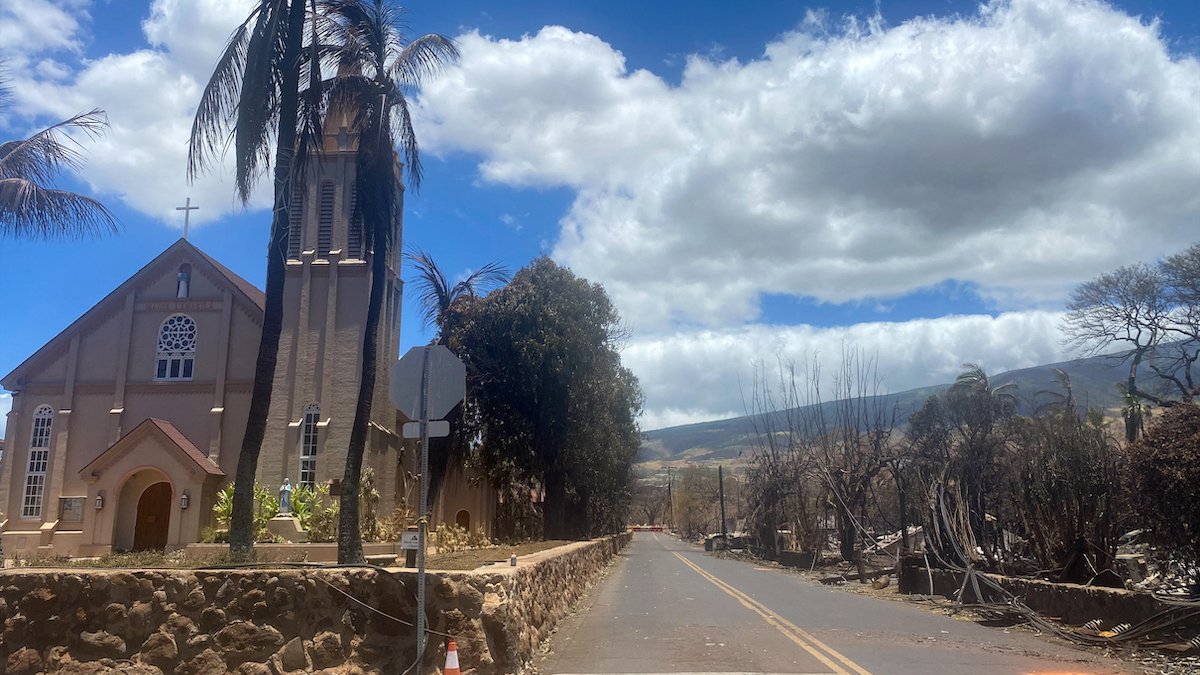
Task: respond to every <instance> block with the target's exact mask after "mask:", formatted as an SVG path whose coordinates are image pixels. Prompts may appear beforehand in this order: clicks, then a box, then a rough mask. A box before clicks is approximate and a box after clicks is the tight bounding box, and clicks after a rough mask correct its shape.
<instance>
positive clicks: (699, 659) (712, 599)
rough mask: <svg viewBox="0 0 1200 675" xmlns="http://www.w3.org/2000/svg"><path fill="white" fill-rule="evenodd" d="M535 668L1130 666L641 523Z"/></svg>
mask: <svg viewBox="0 0 1200 675" xmlns="http://www.w3.org/2000/svg"><path fill="white" fill-rule="evenodd" d="M536 670H537V672H538V673H541V674H543V675H551V674H554V675H567V674H571V675H584V674H588V675H594V674H599V673H610V674H612V673H693V674H694V673H780V674H782V673H838V674H847V675H866V674H868V673H872V674H875V675H882V674H885V673H886V674H889V675H890V674H892V673H899V674H904V673H920V674H922V675H924V674H927V673H971V675H984V674H992V673H1005V674H1010V673H1022V674H1024V673H1039V674H1049V673H1054V674H1059V675H1061V674H1065V673H1091V674H1096V675H1099V674H1102V673H1103V674H1108V673H1126V672H1134V671H1131V670H1125V669H1124V666H1123V664H1121V663H1120V662H1117V661H1114V660H1110V659H1104V658H1102V657H1099V656H1096V655H1093V654H1091V653H1088V652H1084V651H1080V650H1077V649H1075V648H1074V647H1072V646H1070V645H1068V644H1065V643H1063V642H1061V641H1055V640H1052V639H1050V638H1043V637H1040V636H1036V635H1033V634H1030V633H1027V632H1024V631H1019V630H1012V631H1009V632H1006V631H1005V630H1003V629H1000V628H992V627H985V626H981V625H979V624H976V623H973V622H969V621H964V620H959V619H954V618H951V617H948V616H944V615H941V614H937V613H934V612H931V611H929V610H928V609H927V608H924V607H921V606H917V605H915V604H909V603H902V602H894V601H890V600H882V599H877V598H871V597H866V596H861V595H856V594H853V593H848V592H845V591H842V590H837V589H831V588H826V587H822V586H821V585H820V584H817V583H815V582H812V581H809V580H807V579H804V578H802V577H800V576H797V575H795V574H790V573H787V572H784V571H782V570H779V569H777V568H764V567H759V566H756V565H754V564H752V563H747V562H744V561H738V560H726V559H718V558H714V557H713V556H712V555H711V554H706V553H704V551H702V550H701V549H700V548H699V547H696V546H693V545H691V544H686V543H682V542H680V541H679V540H677V539H675V538H673V537H670V536H669V535H665V534H658V533H650V532H640V533H637V534H635V535H634V540H633V543H632V544H631V545H630V546H629V547H628V548H627V549H626V550H625V552H624V553H623V554H622V556H621V558H620V560H618V561H617V562H616V563H615V565H614V567H613V569H612V571H611V574H610V575H609V576H608V577H607V578H605V579H604V580H603V581H602V582H601V583H600V584H599V585H597V586H596V587H595V588H593V589H592V590H591V591H590V592H589V593H588V595H587V596H586V597H585V598H584V600H583V602H582V603H581V605H580V608H579V610H578V611H577V612H576V613H575V614H574V615H572V616H570V617H568V618H567V619H565V620H564V621H563V623H562V624H561V625H560V626H559V629H558V631H557V632H556V633H555V634H554V636H553V637H552V638H551V640H550V649H549V651H548V652H547V653H546V654H545V655H543V657H542V658H541V659H539V660H538V662H537V664H536Z"/></svg>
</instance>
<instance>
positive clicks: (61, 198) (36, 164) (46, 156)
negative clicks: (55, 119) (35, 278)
mask: <svg viewBox="0 0 1200 675" xmlns="http://www.w3.org/2000/svg"><path fill="white" fill-rule="evenodd" d="M0 66H2V64H0ZM10 97H11V93H10V91H9V89H8V86H7V82H6V81H5V80H4V79H3V78H0V110H2V109H4V108H7V107H8V101H9V99H10ZM107 126H108V118H107V117H106V116H105V114H104V111H103V110H100V109H95V110H91V111H89V112H85V113H80V114H78V115H75V116H74V117H71V118H70V119H66V120H63V121H62V122H59V123H57V124H54V125H52V126H49V127H47V128H45V129H42V130H41V131H38V132H37V133H34V134H33V135H31V136H29V137H28V138H23V139H15V140H11V141H5V142H4V143H0V237H20V238H31V239H35V238H36V239H56V238H59V237H79V236H85V235H91V234H98V233H102V232H116V230H117V226H116V220H115V219H114V218H113V216H112V214H111V213H109V211H108V209H106V208H104V205H103V204H101V203H100V202H98V201H96V200H95V199H92V198H91V197H87V196H84V195H80V194H76V193H74V192H68V191H66V190H58V189H55V188H54V187H52V186H51V184H52V182H53V181H54V180H55V178H57V177H58V175H59V174H60V173H61V172H62V171H63V170H64V169H68V170H77V169H79V167H80V165H81V164H82V156H81V155H80V154H79V152H78V151H77V150H76V148H77V147H78V143H77V142H76V141H75V140H74V139H73V138H71V136H69V135H68V134H67V132H68V131H71V130H75V131H79V132H82V133H83V134H84V135H85V136H89V137H95V136H98V135H100V134H101V133H102V132H103V131H104V129H105V127H107Z"/></svg>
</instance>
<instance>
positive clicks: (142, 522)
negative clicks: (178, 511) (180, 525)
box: [133, 481, 171, 551]
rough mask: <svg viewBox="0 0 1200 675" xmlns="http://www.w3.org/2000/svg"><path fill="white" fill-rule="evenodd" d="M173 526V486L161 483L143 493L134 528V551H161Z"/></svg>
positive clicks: (138, 504) (139, 499) (138, 505)
mask: <svg viewBox="0 0 1200 675" xmlns="http://www.w3.org/2000/svg"><path fill="white" fill-rule="evenodd" d="M170 526H171V484H170V483H168V482H166V481H159V482H157V483H155V484H153V485H151V486H150V487H148V488H146V489H145V490H144V491H142V496H141V497H140V498H138V503H137V521H136V522H135V524H134V527H133V550H135V551H149V550H154V551H161V550H163V549H165V548H166V547H167V533H168V528H169V527H170Z"/></svg>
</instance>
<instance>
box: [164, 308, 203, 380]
mask: <svg viewBox="0 0 1200 675" xmlns="http://www.w3.org/2000/svg"><path fill="white" fill-rule="evenodd" d="M195 359H196V322H195V321H192V318H191V317H190V316H187V315H186V314H174V315H172V316H168V317H167V320H166V321H163V322H162V327H160V328H159V330H158V357H157V359H156V360H155V365H154V379H156V380H190V379H192V370H193V368H194V361H195Z"/></svg>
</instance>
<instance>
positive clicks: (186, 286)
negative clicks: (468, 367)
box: [175, 263, 192, 298]
mask: <svg viewBox="0 0 1200 675" xmlns="http://www.w3.org/2000/svg"><path fill="white" fill-rule="evenodd" d="M191 292H192V266H191V265H189V264H187V263H184V264H182V265H180V266H179V277H178V279H177V281H176V282H175V297H177V298H186V297H188V296H189V295H190V294H191Z"/></svg>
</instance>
